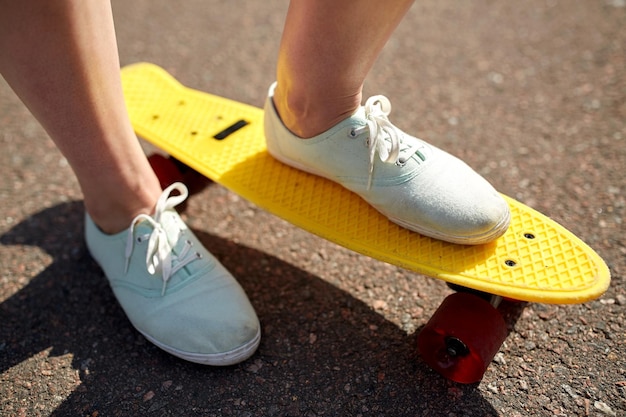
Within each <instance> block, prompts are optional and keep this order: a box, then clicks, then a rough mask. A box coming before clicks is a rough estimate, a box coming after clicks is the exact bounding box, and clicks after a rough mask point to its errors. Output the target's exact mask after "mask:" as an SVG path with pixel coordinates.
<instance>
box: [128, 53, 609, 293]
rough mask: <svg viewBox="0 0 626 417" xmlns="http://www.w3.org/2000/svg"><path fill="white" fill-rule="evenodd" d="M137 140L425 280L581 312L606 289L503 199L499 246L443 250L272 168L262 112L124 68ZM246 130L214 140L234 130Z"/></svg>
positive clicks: (602, 272)
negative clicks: (506, 216) (506, 223)
mask: <svg viewBox="0 0 626 417" xmlns="http://www.w3.org/2000/svg"><path fill="white" fill-rule="evenodd" d="M122 80H123V86H124V94H125V96H126V101H127V105H128V111H129V113H130V117H131V120H132V123H133V126H134V129H135V131H136V132H137V134H138V135H139V136H140V137H142V138H144V139H146V140H148V141H149V142H151V143H153V144H154V145H155V146H157V147H159V148H161V149H162V150H164V151H165V152H167V153H169V154H170V155H172V156H174V157H176V158H177V159H179V160H181V161H183V162H184V163H186V164H187V165H189V166H190V167H192V168H194V169H195V170H197V171H198V172H200V173H202V174H204V175H206V176H207V177H209V178H211V179H212V180H214V181H215V182H217V183H219V184H222V185H223V186H225V187H227V188H229V189H230V190H232V191H233V192H235V193H237V194H239V195H241V196H242V197H244V198H246V199H248V200H249V201H251V202H253V203H255V204H257V205H258V206H260V207H261V208H263V209H265V210H267V211H269V212H271V213H273V214H275V215H277V216H279V217H282V218H283V219H285V220H287V221H289V222H291V223H293V224H294V225H296V226H299V227H301V228H303V229H305V230H307V231H309V232H311V233H314V234H316V235H319V236H321V237H323V238H325V239H328V240H330V241H332V242H335V243H337V244H339V245H341V246H345V247H346V248H349V249H352V250H354V251H356V252H359V253H362V254H364V255H367V256H371V257H373V258H376V259H379V260H381V261H385V262H389V263H391V264H394V265H398V266H401V267H404V268H407V269H410V270H413V271H416V272H419V273H421V274H425V275H428V276H431V277H435V278H439V279H442V280H445V281H449V282H451V283H454V284H459V285H462V286H466V287H470V288H475V289H478V290H481V291H486V292H489V293H492V294H498V295H502V296H505V297H510V298H514V299H519V300H525V301H533V302H543V303H562V304H569V303H582V302H585V301H588V300H592V299H594V298H597V297H599V296H600V295H601V294H603V293H604V292H605V291H606V289H607V288H608V285H609V282H610V273H609V270H608V268H607V266H606V265H605V263H604V262H603V260H602V259H601V258H600V257H599V256H598V255H597V254H596V253H595V252H594V251H593V250H592V249H591V248H589V247H588V246H587V245H586V244H585V243H583V242H582V241H581V240H580V239H578V238H577V237H576V236H574V235H573V234H572V233H570V232H568V231H567V230H566V229H564V228H563V227H562V226H560V225H558V224H557V223H556V222H554V221H552V220H550V219H549V218H547V217H546V216H544V215H542V214H540V213H538V212H537V211H535V210H533V209H531V208H529V207H528V206H525V205H523V204H521V203H519V202H517V201H515V200H513V199H511V198H509V197H505V198H506V199H507V201H508V203H509V204H510V206H511V211H512V222H511V226H510V228H509V230H508V231H507V233H506V234H505V235H504V236H502V237H501V238H500V239H498V240H497V241H496V242H493V243H490V244H487V245H480V246H463V245H455V244H450V243H445V242H442V241H439V240H435V239H431V238H428V237H424V236H421V235H419V234H417V233H414V232H410V231H408V230H405V229H403V228H401V227H399V226H397V225H395V224H393V223H391V222H390V221H389V220H387V219H386V218H385V217H384V216H382V215H381V214H379V213H378V212H377V211H376V210H374V209H372V208H371V207H370V206H369V205H368V204H367V203H365V201H363V200H362V199H361V198H360V197H358V196H357V195H356V194H353V193H352V192H350V191H347V190H346V189H344V188H343V187H341V186H339V185H336V184H334V183H333V182H331V181H328V180H326V179H323V178H320V177H317V176H314V175H310V174H307V173H304V172H300V171H298V170H296V169H293V168H290V167H288V166H286V165H284V164H282V163H280V162H277V161H276V160H274V159H273V158H272V157H271V156H270V155H269V154H268V153H267V151H266V147H265V139H264V135H263V111H262V110H261V109H259V108H256V107H253V106H249V105H246V104H242V103H239V102H236V101H232V100H229V99H225V98H222V97H217V96H214V95H210V94H207V93H204V92H200V91H196V90H192V89H189V88H187V87H184V86H183V85H182V84H180V83H179V82H178V81H177V80H176V79H174V78H173V77H172V76H171V75H169V74H168V73H167V72H166V71H165V70H163V69H161V68H159V67H158V66H155V65H153V64H147V63H141V64H135V65H131V66H128V67H125V68H123V70H122ZM240 120H244V121H246V122H248V124H247V125H246V126H245V127H242V128H240V129H239V130H237V131H235V132H234V133H232V134H230V135H229V136H227V137H226V139H224V140H216V139H214V138H213V137H214V136H215V134H216V133H218V132H222V131H224V130H225V129H227V128H228V127H230V126H233V125H234V124H235V123H236V122H238V121H240Z"/></svg>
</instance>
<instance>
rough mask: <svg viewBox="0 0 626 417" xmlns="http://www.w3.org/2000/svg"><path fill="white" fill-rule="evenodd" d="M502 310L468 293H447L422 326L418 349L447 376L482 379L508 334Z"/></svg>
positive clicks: (461, 380)
mask: <svg viewBox="0 0 626 417" xmlns="http://www.w3.org/2000/svg"><path fill="white" fill-rule="evenodd" d="M507 333H508V332H507V327H506V323H505V321H504V319H503V318H502V315H501V314H500V312H499V311H498V310H497V309H496V308H495V307H493V306H492V305H491V304H489V302H487V301H485V300H483V299H482V298H480V297H478V296H476V295H473V294H468V293H462V292H460V293H455V294H452V295H450V296H448V297H447V298H446V299H445V300H444V301H443V302H442V303H441V305H440V306H439V308H438V309H437V311H436V312H435V314H434V315H433V316H432V317H431V319H430V320H429V321H428V323H427V324H426V326H424V329H422V331H421V333H420V335H419V338H418V350H419V352H420V354H421V356H422V358H423V359H424V361H425V362H426V363H427V364H428V365H429V366H430V367H431V368H432V369H434V370H435V371H437V372H439V373H440V374H441V375H443V376H444V377H446V378H448V379H450V380H452V381H455V382H459V383H463V384H471V383H475V382H479V381H480V380H481V379H482V377H483V375H484V373H485V371H486V370H487V366H489V364H490V363H491V361H492V360H493V358H494V356H495V355H496V353H498V350H499V349H500V346H501V345H502V343H503V342H504V339H506V336H507Z"/></svg>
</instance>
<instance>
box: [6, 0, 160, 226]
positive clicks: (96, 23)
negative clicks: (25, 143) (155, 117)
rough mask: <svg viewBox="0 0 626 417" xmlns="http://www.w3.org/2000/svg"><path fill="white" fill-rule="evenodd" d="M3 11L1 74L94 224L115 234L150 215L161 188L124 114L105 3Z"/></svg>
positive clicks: (9, 1) (38, 4)
mask: <svg viewBox="0 0 626 417" xmlns="http://www.w3.org/2000/svg"><path fill="white" fill-rule="evenodd" d="M0 10H1V11H2V12H1V13H0V73H2V75H3V76H4V78H5V79H6V80H7V82H8V83H9V84H10V85H11V87H12V88H13V89H14V90H15V92H16V93H17V94H18V95H19V97H20V98H21V99H22V101H23V102H24V103H25V104H26V106H27V107H28V108H29V109H30V111H31V112H32V113H33V114H34V115H35V117H36V118H37V119H38V120H39V122H40V123H41V124H42V126H43V127H44V128H45V129H46V131H47V132H48V134H49V135H50V137H51V138H52V140H53V141H54V142H55V143H56V145H57V146H58V147H59V149H60V150H61V152H62V153H63V154H64V156H65V157H66V158H67V159H68V161H69V163H70V165H71V167H72V169H73V170H74V172H75V173H76V176H77V178H78V181H79V183H80V186H81V189H82V191H83V194H84V198H85V206H86V209H87V211H88V212H89V214H90V215H91V217H92V218H93V219H94V222H95V223H96V224H98V226H99V227H100V228H101V229H102V230H103V231H104V232H108V233H114V232H119V231H121V230H123V229H125V228H127V227H128V226H129V225H130V222H131V220H132V219H133V218H134V217H135V216H136V215H138V214H140V213H146V214H150V213H151V211H152V209H153V206H154V204H155V202H156V200H157V199H158V197H159V195H160V193H161V188H160V186H159V182H158V180H157V178H156V176H155V175H154V173H153V172H152V170H151V168H150V165H149V164H148V163H147V161H146V158H145V156H144V155H143V152H142V150H141V147H140V146H139V143H138V141H137V139H136V137H135V135H134V133H133V130H132V128H131V125H130V122H129V119H128V115H127V113H126V107H125V103H124V97H123V95H122V88H121V81H120V76H119V58H118V52H117V44H116V40H115V33H114V27H113V17H112V13H111V6H110V4H109V2H108V1H104V0H57V1H48V0H21V1H13V0H0Z"/></svg>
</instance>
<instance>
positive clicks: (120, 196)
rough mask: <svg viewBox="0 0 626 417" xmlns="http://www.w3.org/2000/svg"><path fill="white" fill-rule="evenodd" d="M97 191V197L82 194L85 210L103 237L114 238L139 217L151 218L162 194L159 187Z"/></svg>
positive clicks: (130, 187)
mask: <svg viewBox="0 0 626 417" xmlns="http://www.w3.org/2000/svg"><path fill="white" fill-rule="evenodd" d="M108 190H111V191H107V188H106V187H104V188H100V189H99V192H97V193H90V192H85V193H84V195H85V209H86V211H87V213H89V216H90V217H91V219H92V220H93V222H94V223H95V224H96V225H97V226H98V227H99V228H100V230H101V231H102V232H104V233H106V234H115V233H119V232H121V231H123V230H126V229H127V228H128V227H130V223H131V222H132V221H133V219H134V218H135V217H136V216H138V215H139V214H148V215H151V214H152V213H153V212H154V206H155V204H156V201H157V200H158V198H159V196H160V194H161V188H160V186H159V184H158V181H157V182H156V184H151V186H147V185H146V184H145V183H144V184H139V185H138V186H126V187H123V186H120V185H117V186H115V187H113V188H110V189H108Z"/></svg>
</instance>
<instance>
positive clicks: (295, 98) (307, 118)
mask: <svg viewBox="0 0 626 417" xmlns="http://www.w3.org/2000/svg"><path fill="white" fill-rule="evenodd" d="M272 100H273V103H274V107H275V108H276V111H277V113H278V115H279V117H280V119H281V121H282V122H283V124H284V125H285V127H286V128H287V129H289V130H290V131H291V133H293V134H294V135H296V136H298V137H300V138H303V139H306V138H312V137H314V136H317V135H319V134H320V133H323V132H325V131H327V130H328V129H330V128H331V127H333V126H335V125H336V124H338V123H339V122H341V121H342V120H345V119H346V118H348V117H350V116H351V115H352V114H354V112H355V111H356V110H357V108H358V107H359V105H360V100H361V94H360V93H358V94H356V95H351V96H348V97H342V98H331V97H328V96H321V97H314V96H313V95H311V94H308V95H307V94H306V93H300V94H298V93H295V92H293V93H289V94H286V93H284V92H283V91H282V90H281V89H280V88H279V87H278V86H277V87H276V90H275V91H274V96H273V98H272Z"/></svg>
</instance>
